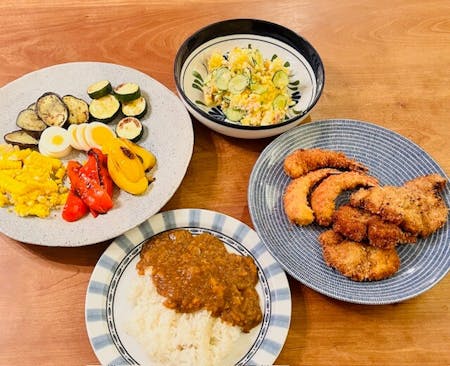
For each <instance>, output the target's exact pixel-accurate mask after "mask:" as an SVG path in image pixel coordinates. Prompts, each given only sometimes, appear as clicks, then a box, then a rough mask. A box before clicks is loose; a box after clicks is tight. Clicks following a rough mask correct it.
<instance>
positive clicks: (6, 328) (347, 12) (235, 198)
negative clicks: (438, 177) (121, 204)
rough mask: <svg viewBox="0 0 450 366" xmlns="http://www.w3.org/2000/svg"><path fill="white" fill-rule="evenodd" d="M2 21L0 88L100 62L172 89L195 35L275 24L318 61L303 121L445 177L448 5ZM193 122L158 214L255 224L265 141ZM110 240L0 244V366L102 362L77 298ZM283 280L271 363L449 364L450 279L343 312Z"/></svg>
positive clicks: (26, 6)
mask: <svg viewBox="0 0 450 366" xmlns="http://www.w3.org/2000/svg"><path fill="white" fill-rule="evenodd" d="M0 14H1V16H0V63H1V65H2V66H1V68H0V85H1V86H4V85H6V84H7V83H9V82H11V81H13V80H15V79H16V78H18V77H20V76H22V75H24V74H26V73H29V72H31V71H34V70H38V69H40V68H43V67H46V66H50V65H53V64H60V63H64V62H72V61H103V62H111V63H116V64H121V65H125V66H130V67H133V68H135V69H138V70H140V71H143V72H145V73H147V74H148V75H150V76H151V77H153V78H154V79H156V80H158V81H160V82H161V83H163V84H164V85H166V86H167V87H168V88H169V89H171V90H172V91H174V92H175V84H174V78H173V60H174V57H175V54H176V52H177V49H178V47H179V46H180V45H181V43H182V42H183V41H184V40H185V39H186V38H187V37H188V36H189V35H190V34H192V33H193V32H195V31H196V30H197V29H199V28H201V27H203V26H205V25H207V24H209V23H212V22H215V21H219V20H223V19H229V18H260V19H265V20H268V21H272V22H276V23H279V24H282V25H284V26H287V27H289V28H291V29H293V30H294V31H296V32H298V33H300V34H301V35H303V36H304V37H305V38H306V39H308V40H309V41H310V42H311V43H312V44H313V45H314V46H315V48H316V49H317V50H318V52H319V53H320V55H321V56H322V59H323V62H324V65H325V72H326V83H325V89H324V92H323V95H322V98H321V99H320V101H319V103H318V104H317V105H316V107H315V108H314V110H313V112H312V113H311V118H312V120H319V119H327V118H352V119H359V120H364V121H369V122H373V123H376V124H378V125H380V126H384V127H387V128H389V129H391V130H393V131H396V132H398V133H400V134H402V135H404V136H406V137H407V138H409V139H411V140H412V141H414V142H415V143H417V144H418V145H420V146H421V147H422V148H423V149H425V150H426V151H427V152H428V153H429V154H430V155H431V156H432V157H433V158H434V159H435V160H436V161H437V162H438V163H439V165H440V166H441V167H442V168H443V169H444V170H445V171H446V172H447V174H448V173H450V148H449V144H448V142H449V141H450V129H449V119H450V72H449V70H450V69H449V65H450V2H449V1H448V0H430V1H423V0H389V1H388V0H380V1H378V0H341V1H334V0H315V1H306V0H281V1H256V0H248V1H223V0H222V1H220V0H218V1H216V0H203V1H195V0H185V1H181V0H178V1H176V0H174V1H170V0H168V1H144V0H135V1H120V0H102V1H90V2H85V1H74V0H71V1H68V0H60V1H56V0H52V1H48V0H44V1H43V0H39V1H38V0H29V1H26V0H19V1H12V0H2V1H1V2H0ZM0 112H1V111H0ZM193 125H194V132H195V146H194V153H193V156H192V160H191V163H190V166H189V168H188V171H187V174H186V176H185V178H184V180H183V182H182V184H181V186H180V188H179V189H178V191H177V192H176V194H175V195H174V196H173V198H172V199H171V200H170V201H169V202H168V203H167V205H166V206H165V207H164V208H163V209H162V210H169V209H176V208H192V207H195V208H205V209H210V210H216V211H220V212H223V213H225V214H227V215H230V216H233V217H235V218H236V219H239V220H241V221H243V222H244V223H246V224H248V225H250V226H252V222H251V219H250V215H249V210H248V206H247V191H246V190H247V184H248V179H249V176H250V173H251V169H252V167H253V164H254V163H255V161H256V159H257V158H258V156H259V154H260V153H261V151H262V150H263V149H264V147H265V146H267V144H268V143H270V142H271V141H272V139H262V140H256V141H248V140H239V139H234V138H229V137H225V136H222V135H219V134H217V133H215V132H213V131H211V130H208V129H207V128H205V127H203V126H202V125H200V124H199V123H198V122H197V121H195V120H194V121H193ZM108 244H109V242H106V243H98V244H95V245H91V246H87V247H80V248H49V247H43V246H42V247H41V246H33V245H27V244H23V243H19V242H16V241H14V240H12V239H10V238H7V237H6V236H4V235H2V234H0V248H1V249H0V278H1V282H0V317H1V328H0V365H67V366H69V365H96V364H98V360H97V358H96V357H95V354H94V352H93V351H92V348H91V346H90V343H89V339H88V337H87V333H86V328H85V322H84V301H85V294H86V287H87V283H88V281H89V277H90V275H91V273H92V270H93V268H94V266H95V264H96V262H97V260H98V258H99V257H100V255H101V254H102V252H103V251H104V250H105V248H106V247H107V246H108ZM449 245H450V243H449ZM289 280H290V286H291V291H292V322H291V327H290V331H289V334H288V337H287V340H286V343H285V345H284V348H283V350H282V352H281V354H280V355H279V357H278V359H277V361H276V364H279V365H436V366H438V365H439V366H441V365H450V347H449V344H450V315H449V304H448V303H449V297H450V278H449V277H448V276H447V277H446V278H444V279H443V280H442V281H440V282H439V283H438V284H437V285H436V286H434V287H432V288H431V289H430V290H429V291H427V292H425V293H423V294H422V295H420V296H418V297H416V298H413V299H410V300H407V301H404V302H402V303H399V304H395V305H383V306H364V305H355V304H349V303H345V302H341V301H338V300H334V299H331V298H328V297H326V296H323V295H321V294H319V293H317V292H315V291H313V290H311V289H309V288H307V287H305V286H304V285H302V284H301V283H299V282H297V281H296V280H294V279H292V278H290V279H289Z"/></svg>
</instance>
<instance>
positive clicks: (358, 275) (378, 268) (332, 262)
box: [319, 230, 400, 281]
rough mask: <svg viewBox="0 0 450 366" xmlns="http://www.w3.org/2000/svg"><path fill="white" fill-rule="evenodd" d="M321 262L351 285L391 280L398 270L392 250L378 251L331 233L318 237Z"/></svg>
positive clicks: (394, 253)
mask: <svg viewBox="0 0 450 366" xmlns="http://www.w3.org/2000/svg"><path fill="white" fill-rule="evenodd" d="M319 241H320V244H321V246H322V252H323V258H324V260H325V262H326V264H327V265H328V266H329V267H332V268H335V269H336V270H338V271H339V272H340V273H342V274H343V275H344V276H346V277H348V278H350V279H352V280H354V281H376V280H382V279H385V278H388V277H390V276H392V275H393V274H394V273H396V272H397V271H398V269H399V267H400V258H399V256H398V254H397V251H396V250H395V248H390V249H381V248H376V247H373V246H370V245H366V244H362V243H358V242H355V241H351V240H346V239H344V238H343V237H342V236H341V235H340V234H338V233H336V232H335V231H333V230H327V231H325V232H323V233H322V234H321V235H320V236H319Z"/></svg>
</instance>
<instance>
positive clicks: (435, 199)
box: [350, 174, 448, 237]
mask: <svg viewBox="0 0 450 366" xmlns="http://www.w3.org/2000/svg"><path fill="white" fill-rule="evenodd" d="M445 184H446V179H445V178H443V177H442V176H440V175H439V174H429V175H425V176H422V177H418V178H415V179H412V180H410V181H408V182H406V183H405V184H404V185H403V186H401V187H396V186H384V187H373V188H369V189H361V190H359V191H357V192H354V193H353V194H352V195H351V196H350V204H351V205H352V206H354V207H361V208H363V209H365V210H367V211H369V212H371V213H373V214H377V215H379V216H380V217H381V218H382V219H384V220H386V221H389V222H392V223H394V224H396V225H398V226H400V227H401V228H402V229H403V230H405V231H407V232H409V233H411V234H413V235H417V236H419V237H425V236H428V235H430V234H432V233H433V232H435V231H436V230H438V229H440V228H441V227H442V226H443V225H444V224H445V222H446V221H447V215H448V208H447V207H446V205H445V202H444V200H443V199H442V197H441V195H440V194H439V191H440V190H442V189H443V188H444V187H445Z"/></svg>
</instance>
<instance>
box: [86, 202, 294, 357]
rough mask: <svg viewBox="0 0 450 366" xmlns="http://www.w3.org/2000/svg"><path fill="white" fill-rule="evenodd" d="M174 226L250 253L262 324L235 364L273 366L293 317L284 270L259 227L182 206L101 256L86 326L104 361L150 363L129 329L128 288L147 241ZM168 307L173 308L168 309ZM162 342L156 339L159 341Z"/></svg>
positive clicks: (88, 296)
mask: <svg viewBox="0 0 450 366" xmlns="http://www.w3.org/2000/svg"><path fill="white" fill-rule="evenodd" d="M171 229H186V230H189V231H191V232H192V233H193V234H194V235H196V234H200V233H204V232H207V233H210V234H212V235H215V236H217V237H218V238H219V239H220V240H221V241H222V242H223V243H224V244H225V245H226V247H227V250H229V251H231V252H234V253H237V254H240V255H246V256H251V257H252V258H253V260H254V261H255V264H256V266H257V268H258V277H259V283H258V285H257V287H256V289H257V291H258V294H259V297H260V305H261V310H262V312H263V320H262V323H261V324H260V325H259V326H258V327H255V328H254V329H252V331H251V332H250V333H249V334H248V336H246V337H245V338H244V339H245V341H244V343H245V344H242V345H240V346H239V348H242V350H241V351H240V352H239V354H237V355H236V358H235V359H234V360H233V362H234V363H235V364H236V365H271V364H272V363H273V362H274V361H275V359H276V358H277V356H278V354H279V353H280V351H281V349H282V347H283V344H284V341H285V339H286V336H287V333H288V330H289V325H290V319H291V295H290V290H289V283H288V281H287V278H286V275H285V273H284V271H283V270H282V269H281V267H280V266H279V264H278V263H277V262H276V261H275V260H274V259H273V257H272V256H271V255H270V254H269V253H268V252H267V250H266V248H265V246H264V245H263V244H262V243H261V241H260V239H259V237H258V235H257V234H256V232H255V231H253V230H252V229H250V228H249V227H248V226H247V225H245V224H243V223H241V222H239V221H238V220H236V219H234V218H232V217H229V216H226V215H223V214H221V213H218V212H213V211H208V210H198V209H180V210H174V211H167V212H163V213H159V214H157V215H155V216H153V217H151V218H150V219H149V220H147V221H145V222H143V223H142V224H140V225H139V226H138V227H136V228H134V229H132V230H130V231H128V232H126V233H125V234H124V235H122V236H120V237H118V238H116V240H114V241H113V243H112V244H111V245H110V246H109V247H108V249H107V250H106V251H105V253H104V254H103V255H102V256H101V258H100V259H99V261H98V263H97V265H96V267H95V268H94V271H93V273H92V276H91V279H90V282H89V286H88V290H87V294H86V313H85V315H86V327H87V332H88V335H89V340H90V342H91V345H92V347H93V349H94V351H95V354H96V355H97V358H98V359H99V361H100V362H101V364H102V365H151V364H152V363H151V360H149V359H148V357H147V356H146V354H145V352H144V350H143V349H142V347H141V346H140V345H139V344H138V343H137V342H136V340H135V339H133V338H132V337H131V336H130V335H129V334H127V332H126V324H127V321H129V320H127V319H128V317H129V315H130V313H131V312H132V308H131V306H132V305H131V304H130V303H129V291H130V287H131V286H132V285H131V284H132V283H133V281H136V279H137V272H136V263H137V261H138V260H139V253H140V251H141V249H142V245H143V244H144V243H145V241H146V240H147V239H149V238H151V237H152V236H153V235H156V234H159V233H161V232H164V231H167V230H171ZM168 311H170V310H168ZM157 341H158V340H155V342H157Z"/></svg>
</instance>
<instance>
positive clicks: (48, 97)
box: [36, 92, 69, 127]
mask: <svg viewBox="0 0 450 366" xmlns="http://www.w3.org/2000/svg"><path fill="white" fill-rule="evenodd" d="M36 113H37V115H38V116H39V118H40V119H41V120H42V121H44V123H45V124H46V125H47V126H60V127H62V126H64V124H65V123H66V122H67V120H68V119H69V109H68V108H67V106H66V104H65V103H64V102H63V100H62V99H61V97H60V96H59V95H58V94H56V93H52V92H49V93H45V94H43V95H42V96H40V97H39V98H38V100H37V101H36Z"/></svg>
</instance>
